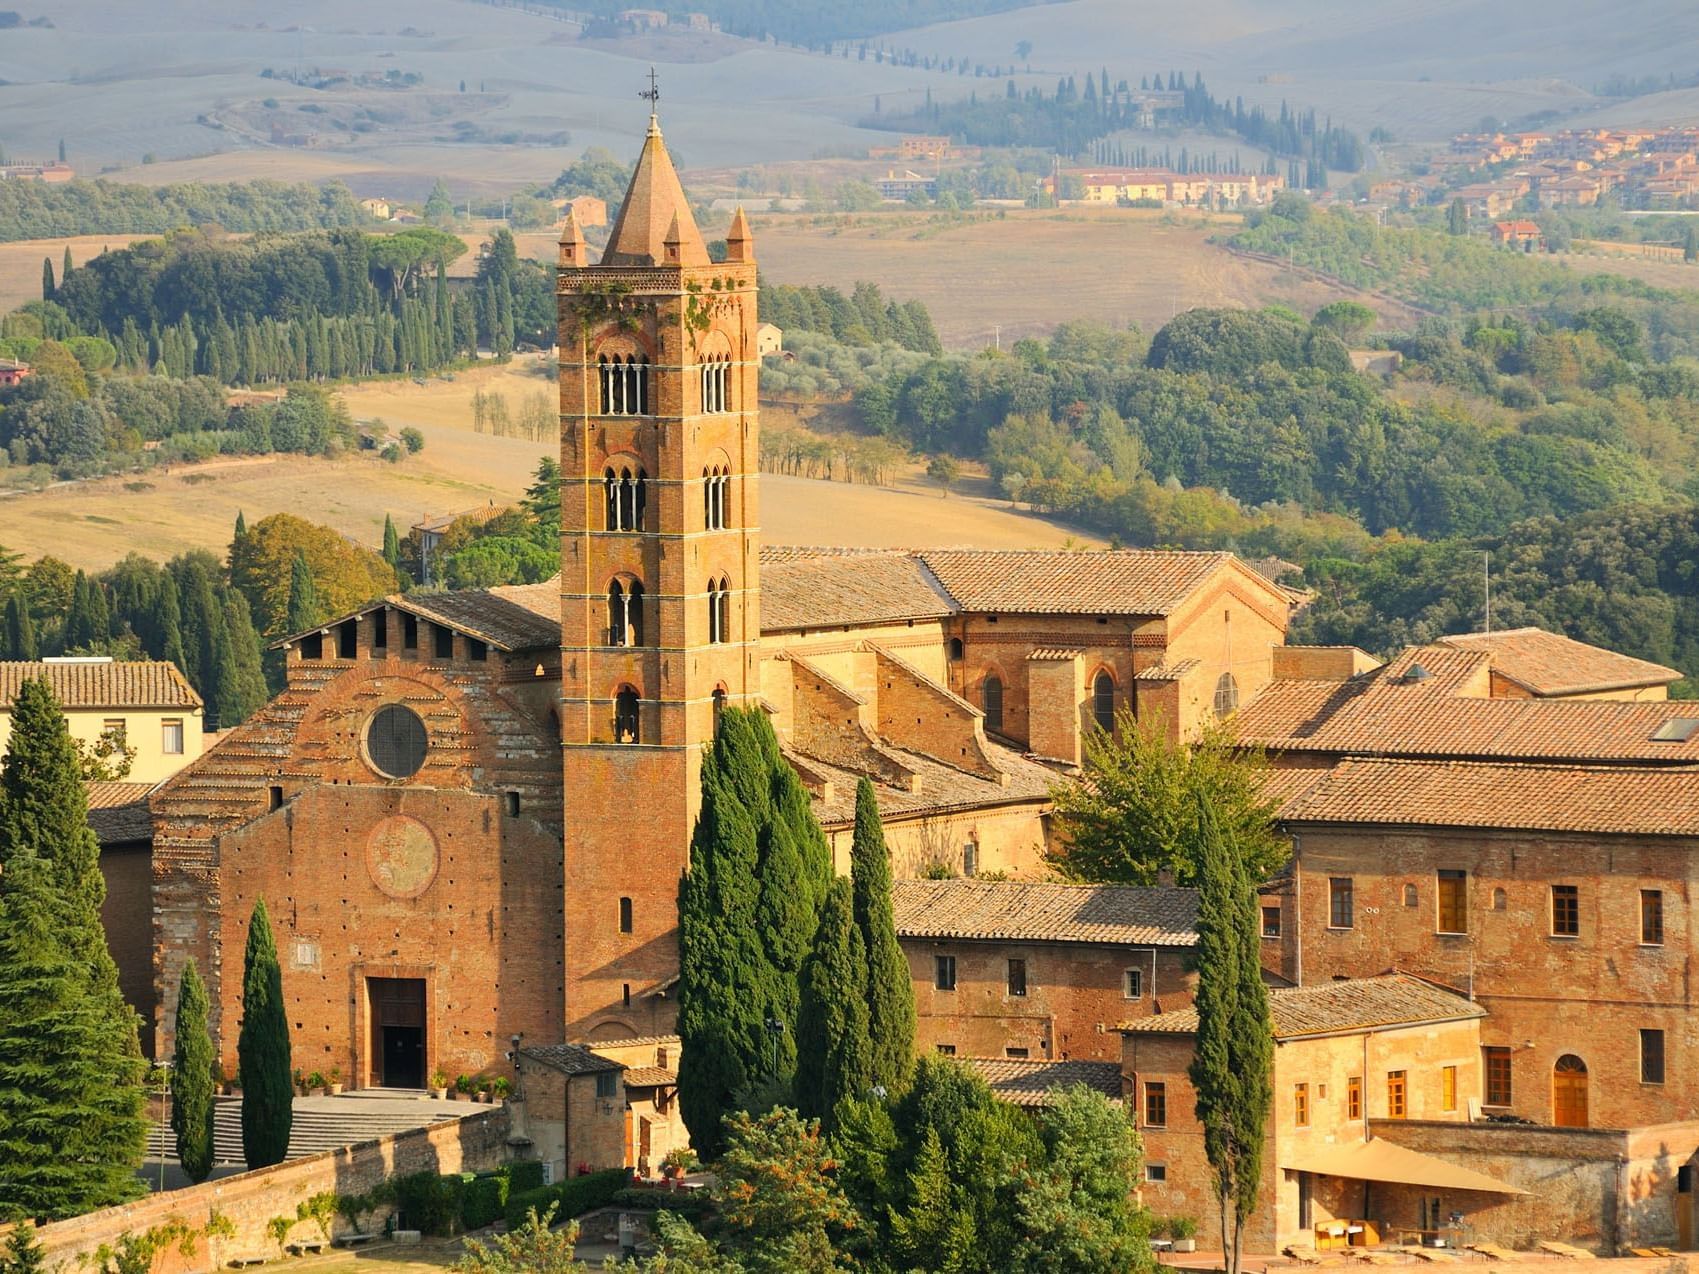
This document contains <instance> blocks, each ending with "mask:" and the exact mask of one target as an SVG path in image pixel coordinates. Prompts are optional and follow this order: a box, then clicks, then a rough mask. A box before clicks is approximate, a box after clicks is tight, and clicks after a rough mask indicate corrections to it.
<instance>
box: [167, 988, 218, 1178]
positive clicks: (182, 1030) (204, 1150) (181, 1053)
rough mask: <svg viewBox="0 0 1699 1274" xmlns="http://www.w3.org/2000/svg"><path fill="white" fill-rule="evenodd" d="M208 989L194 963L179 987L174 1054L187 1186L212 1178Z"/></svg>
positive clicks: (176, 1122) (174, 1108)
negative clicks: (207, 1020)
mask: <svg viewBox="0 0 1699 1274" xmlns="http://www.w3.org/2000/svg"><path fill="white" fill-rule="evenodd" d="M206 1015H207V998H206V987H205V986H203V985H202V984H201V975H200V973H199V972H198V971H197V970H196V968H195V962H194V961H193V960H190V961H189V963H188V964H186V965H185V966H183V978H182V980H181V981H180V982H179V983H178V984H177V1029H176V1032H175V1039H176V1054H175V1056H174V1057H173V1059H172V1062H171V1131H172V1132H174V1133H175V1134H176V1135H177V1158H178V1159H179V1160H181V1161H182V1164H183V1171H184V1172H185V1173H187V1174H188V1177H189V1180H190V1181H194V1182H201V1181H205V1180H206V1179H207V1177H208V1175H210V1174H211V1172H212V1106H213V1103H212V1096H213V1078H212V1066H213V1053H212V1036H211V1035H209V1034H208V1033H207V1026H206Z"/></svg>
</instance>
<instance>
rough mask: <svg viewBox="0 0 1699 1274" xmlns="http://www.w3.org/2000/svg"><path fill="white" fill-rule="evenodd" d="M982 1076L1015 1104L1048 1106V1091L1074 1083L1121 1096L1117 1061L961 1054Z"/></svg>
mask: <svg viewBox="0 0 1699 1274" xmlns="http://www.w3.org/2000/svg"><path fill="white" fill-rule="evenodd" d="M961 1060H962V1061H963V1062H964V1063H966V1064H967V1065H969V1066H971V1067H973V1069H974V1070H976V1071H978V1072H979V1073H980V1074H981V1075H983V1076H984V1077H985V1082H986V1083H988V1084H990V1085H991V1091H992V1092H993V1093H995V1094H996V1095H997V1096H998V1097H1000V1098H1002V1099H1003V1100H1004V1101H1006V1102H1012V1103H1013V1104H1014V1105H1016V1106H1048V1105H1049V1104H1050V1094H1051V1093H1053V1092H1055V1091H1056V1090H1057V1089H1059V1088H1072V1087H1073V1086H1074V1085H1076V1084H1083V1085H1085V1087H1087V1088H1090V1089H1093V1090H1095V1091H1097V1092H1100V1093H1102V1094H1103V1095H1104V1096H1105V1097H1112V1098H1114V1099H1115V1100H1116V1101H1120V1100H1121V1091H1122V1090H1121V1067H1120V1065H1119V1063H1116V1062H1087V1061H1073V1060H1069V1061H1053V1060H1051V1059H1049V1058H1039V1057H1033V1058H1028V1057H964V1058H962V1059H961Z"/></svg>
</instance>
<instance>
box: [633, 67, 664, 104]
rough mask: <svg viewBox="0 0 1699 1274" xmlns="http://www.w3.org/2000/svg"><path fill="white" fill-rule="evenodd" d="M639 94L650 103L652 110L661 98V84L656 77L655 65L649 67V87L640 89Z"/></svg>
mask: <svg viewBox="0 0 1699 1274" xmlns="http://www.w3.org/2000/svg"><path fill="white" fill-rule="evenodd" d="M637 96H638V97H641V98H642V99H643V100H644V101H646V102H648V103H649V109H650V110H654V109H655V104H656V103H657V102H659V101H660V100H661V86H660V83H659V82H658V81H657V79H656V78H655V68H654V67H650V68H649V87H648V88H646V89H639V90H638V93H637Z"/></svg>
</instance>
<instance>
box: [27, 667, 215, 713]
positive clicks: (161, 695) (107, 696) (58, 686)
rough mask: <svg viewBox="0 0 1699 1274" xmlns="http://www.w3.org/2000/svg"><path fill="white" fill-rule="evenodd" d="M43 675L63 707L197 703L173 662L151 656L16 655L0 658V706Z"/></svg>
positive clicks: (188, 706) (191, 706) (186, 705)
mask: <svg viewBox="0 0 1699 1274" xmlns="http://www.w3.org/2000/svg"><path fill="white" fill-rule="evenodd" d="M39 677H45V678H47V684H48V685H49V686H50V687H51V688H52V690H53V696H54V698H56V699H58V700H59V704H60V706H61V707H65V708H184V709H194V708H199V707H201V706H202V705H201V697H200V695H198V694H196V693H195V688H194V687H193V686H191V685H190V684H189V683H188V681H187V680H186V679H185V678H184V676H183V674H182V673H180V672H178V671H177V665H176V664H173V663H166V662H159V661H154V660H118V659H88V660H84V659H71V660H65V661H61V660H56V659H46V660H30V661H24V660H18V661H12V662H6V663H0V710H6V709H10V708H11V706H12V701H13V700H14V699H16V698H17V696H18V691H19V689H20V688H22V686H23V684H24V682H26V681H33V680H35V679H36V678H39Z"/></svg>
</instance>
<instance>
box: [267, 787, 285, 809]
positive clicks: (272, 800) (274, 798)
mask: <svg viewBox="0 0 1699 1274" xmlns="http://www.w3.org/2000/svg"><path fill="white" fill-rule="evenodd" d="M267 807H268V808H270V809H274V810H280V809H282V808H283V789H282V788H281V787H279V786H278V785H276V784H273V785H272V787H271V791H270V792H269V793H267Z"/></svg>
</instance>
